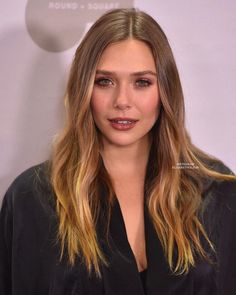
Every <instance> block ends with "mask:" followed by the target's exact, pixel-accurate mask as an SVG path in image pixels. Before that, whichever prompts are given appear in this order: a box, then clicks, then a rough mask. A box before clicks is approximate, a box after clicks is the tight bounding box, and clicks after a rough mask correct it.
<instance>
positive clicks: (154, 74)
mask: <svg viewBox="0 0 236 295" xmlns="http://www.w3.org/2000/svg"><path fill="white" fill-rule="evenodd" d="M96 74H103V75H116V72H112V71H106V70H97V71H96ZM148 74H149V75H153V76H155V77H156V76H157V73H155V72H153V71H150V70H147V71H138V72H133V73H131V76H142V75H148Z"/></svg>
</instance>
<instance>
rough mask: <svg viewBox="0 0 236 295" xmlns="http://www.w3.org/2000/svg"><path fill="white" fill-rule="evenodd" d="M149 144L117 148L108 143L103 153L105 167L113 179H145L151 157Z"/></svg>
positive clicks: (143, 143)
mask: <svg viewBox="0 0 236 295" xmlns="http://www.w3.org/2000/svg"><path fill="white" fill-rule="evenodd" d="M149 147H150V144H149V143H148V142H142V143H140V144H135V145H130V146H125V147H117V146H114V145H112V144H109V143H106V144H105V145H104V149H103V151H102V158H103V161H104V165H105V167H106V169H107V171H108V173H109V175H110V176H111V177H112V178H113V179H120V178H123V179H125V178H126V177H132V178H134V177H143V178H144V177H145V173H146V166H147V162H148V157H149Z"/></svg>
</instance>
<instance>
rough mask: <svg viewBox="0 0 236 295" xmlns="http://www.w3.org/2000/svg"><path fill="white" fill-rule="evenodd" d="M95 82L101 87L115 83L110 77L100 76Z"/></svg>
mask: <svg viewBox="0 0 236 295" xmlns="http://www.w3.org/2000/svg"><path fill="white" fill-rule="evenodd" d="M95 84H96V85H98V86H101V87H107V86H110V85H112V84H113V82H112V80H111V79H108V78H98V79H96V80H95Z"/></svg>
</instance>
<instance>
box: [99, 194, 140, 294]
mask: <svg viewBox="0 0 236 295" xmlns="http://www.w3.org/2000/svg"><path fill="white" fill-rule="evenodd" d="M101 246H102V248H103V251H104V253H105V255H106V256H107V259H108V262H109V266H108V267H106V266H104V265H103V266H102V275H103V283H104V290H105V294H107V295H125V294H127V295H144V291H143V287H142V283H141V280H140V277H139V273H138V268H137V264H136V261H135V258H134V255H133V252H132V250H131V247H130V245H129V242H128V239H127V235H126V230H125V224H124V220H123V217H122V212H121V209H120V206H119V202H118V201H117V200H115V202H114V206H113V208H112V214H111V220H110V228H109V246H108V245H107V241H106V240H105V239H102V240H101Z"/></svg>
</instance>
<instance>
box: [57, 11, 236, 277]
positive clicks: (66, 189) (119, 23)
mask: <svg viewBox="0 0 236 295" xmlns="http://www.w3.org/2000/svg"><path fill="white" fill-rule="evenodd" d="M127 38H133V39H137V40H141V41H143V42H145V43H146V44H147V45H148V46H149V47H150V49H151V51H152V53H153V57H154V60H155V62H156V68H157V73H158V86H159V91H160V98H161V111H160V115H159V118H158V120H157V122H156V124H155V126H154V127H153V129H152V131H151V132H152V137H153V143H152V147H151V151H150V156H149V165H148V171H149V172H150V173H148V171H147V179H146V184H145V185H146V186H145V187H146V196H145V197H146V204H147V206H148V210H149V213H150V216H151V218H152V221H153V224H154V226H155V229H156V233H157V235H158V237H159V239H160V241H161V243H162V246H163V249H164V251H165V254H166V258H167V261H168V263H169V266H170V269H172V270H173V271H174V272H176V273H182V272H187V271H188V270H189V267H190V266H191V265H194V263H195V259H194V253H198V254H200V255H201V256H202V257H204V258H207V254H206V252H205V250H204V249H203V246H202V245H201V242H200V238H201V236H202V237H204V238H205V239H206V240H207V241H208V243H209V245H211V246H212V247H213V245H212V244H211V241H210V240H209V239H208V236H207V234H206V232H205V230H204V228H203V226H202V224H201V222H200V220H199V218H198V211H199V208H200V205H201V202H202V193H203V180H204V179H205V180H206V179H208V178H215V179H219V180H233V179H234V180H235V179H236V177H235V176H233V175H229V173H227V172H225V174H222V173H220V172H219V171H218V172H217V171H215V169H213V168H214V163H217V162H218V161H217V159H215V158H213V157H210V156H208V155H206V154H205V153H203V152H202V151H201V150H199V149H198V148H196V147H195V146H194V145H193V144H192V143H191V140H190V137H189V135H188V133H187V131H186V129H185V118H184V101H183V92H182V88H181V83H180V79H179V75H178V70H177V67H176V64H175V61H174V57H173V54H172V51H171V48H170V45H169V43H168V40H167V38H166V36H165V34H164V32H163V31H162V29H161V28H160V26H159V25H158V24H157V23H156V21H155V20H154V19H153V18H151V17H150V16H149V15H148V14H146V13H144V12H142V11H137V10H135V9H116V10H113V11H110V12H108V13H106V14H105V15H103V16H102V17H101V18H99V19H98V20H97V21H96V22H95V23H94V25H93V26H92V27H91V28H90V30H89V31H88V32H87V34H86V35H85V37H84V39H83V40H82V42H81V44H80V45H79V47H78V49H77V51H76V54H75V57H74V60H73V64H72V67H71V72H70V77H69V81H68V87H67V95H66V109H67V121H66V125H65V127H64V129H63V130H62V132H61V133H60V134H59V135H58V137H57V140H56V142H55V144H54V149H53V154H52V161H51V176H52V178H51V180H52V185H53V188H54V191H55V196H56V209H57V214H58V217H59V228H58V238H59V240H60V243H61V257H62V255H63V253H64V252H65V251H67V253H68V259H69V262H70V263H71V264H72V265H73V264H74V262H75V259H76V256H77V255H80V256H81V257H82V258H83V260H84V263H85V265H86V266H87V269H88V271H89V272H90V271H91V269H92V268H93V269H94V270H95V272H96V274H97V275H100V264H101V263H105V264H107V261H106V259H105V257H104V254H103V252H102V250H101V248H100V246H99V243H98V238H97V233H96V230H95V226H96V223H97V218H98V216H99V213H100V210H101V203H100V198H101V196H100V195H99V192H100V186H101V184H102V185H103V186H105V187H106V191H107V196H106V203H107V205H108V206H107V208H108V211H109V210H110V209H109V208H111V204H112V199H113V196H114V190H113V187H112V184H111V181H110V178H109V175H108V173H107V171H106V169H105V167H104V165H103V161H102V157H101V154H100V148H101V146H100V142H99V136H98V132H97V130H96V126H95V123H94V120H93V117H92V113H91V108H90V100H91V94H92V90H93V84H94V78H95V71H96V67H97V64H98V61H99V59H100V56H101V54H102V53H103V50H104V49H105V48H106V47H107V46H108V45H109V44H111V43H114V42H118V41H122V40H125V39H127ZM181 165H191V167H185V168H188V169H181V168H184V167H180V166H181ZM189 168H191V169H189ZM170 183H171V185H170ZM108 217H109V214H108ZM107 223H108V224H109V220H108V221H107ZM174 247H177V250H178V259H177V262H176V264H175V265H174V263H173V251H174Z"/></svg>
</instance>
